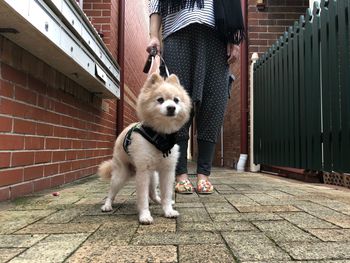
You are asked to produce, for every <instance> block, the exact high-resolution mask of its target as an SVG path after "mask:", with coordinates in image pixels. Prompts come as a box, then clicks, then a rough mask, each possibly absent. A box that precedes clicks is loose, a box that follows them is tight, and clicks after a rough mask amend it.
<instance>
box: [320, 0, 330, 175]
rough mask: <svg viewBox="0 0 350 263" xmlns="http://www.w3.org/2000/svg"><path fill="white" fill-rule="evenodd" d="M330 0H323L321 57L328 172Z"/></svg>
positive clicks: (324, 164) (328, 165)
mask: <svg viewBox="0 0 350 263" xmlns="http://www.w3.org/2000/svg"><path fill="white" fill-rule="evenodd" d="M328 3H329V2H328V1H326V0H322V1H321V7H322V12H321V28H322V29H323V30H321V31H320V34H321V43H322V50H321V59H322V64H321V65H322V86H321V87H322V123H323V136H322V139H323V161H324V162H323V169H324V170H325V171H327V172H331V171H332V163H333V161H332V159H333V155H332V144H331V137H332V126H331V120H332V118H331V116H332V111H331V107H332V106H331V105H332V100H331V91H330V86H331V82H330V65H331V64H330V56H331V55H332V54H331V52H333V51H332V50H330V36H329V10H328Z"/></svg>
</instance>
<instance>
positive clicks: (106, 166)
mask: <svg viewBox="0 0 350 263" xmlns="http://www.w3.org/2000/svg"><path fill="white" fill-rule="evenodd" d="M112 164H113V161H112V159H110V160H108V161H104V162H103V163H101V164H100V166H99V167H98V170H97V174H98V175H99V176H100V177H101V178H102V179H103V180H110V179H111V177H112Z"/></svg>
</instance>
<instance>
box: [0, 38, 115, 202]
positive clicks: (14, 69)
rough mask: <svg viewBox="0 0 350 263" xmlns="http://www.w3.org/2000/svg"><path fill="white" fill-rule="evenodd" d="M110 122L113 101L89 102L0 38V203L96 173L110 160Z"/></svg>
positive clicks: (60, 77)
mask: <svg viewBox="0 0 350 263" xmlns="http://www.w3.org/2000/svg"><path fill="white" fill-rule="evenodd" d="M102 103H105V104H106V106H107V107H103V108H108V110H107V111H106V112H105V111H104V110H102ZM115 120H116V112H115V101H114V100H106V101H104V102H102V100H101V99H98V98H96V97H95V98H94V99H93V100H91V94H90V93H89V92H88V91H87V90H85V89H84V88H82V87H80V86H78V85H77V84H76V83H74V82H73V81H71V80H70V79H68V78H67V77H65V76H64V75H62V74H61V73H59V72H57V71H56V70H54V69H53V68H51V67H50V66H48V65H46V64H45V63H43V62H42V61H40V60H39V59H37V58H36V57H34V56H32V55H31V54H29V53H28V52H27V51H25V50H24V49H22V48H20V47H18V46H16V45H15V44H13V43H12V42H10V41H8V40H7V39H5V38H4V37H2V36H1V37H0V160H1V161H0V200H5V199H9V198H15V197H17V196H20V195H24V194H27V193H32V192H34V191H38V190H42V189H45V188H49V187H53V186H57V185H61V184H64V183H68V182H71V181H73V180H76V179H78V178H81V177H84V176H87V175H91V174H93V173H95V172H96V168H97V165H98V164H99V163H100V162H101V161H102V160H104V159H106V158H109V157H110V156H111V153H112V147H113V142H114V139H115V126H116V124H115Z"/></svg>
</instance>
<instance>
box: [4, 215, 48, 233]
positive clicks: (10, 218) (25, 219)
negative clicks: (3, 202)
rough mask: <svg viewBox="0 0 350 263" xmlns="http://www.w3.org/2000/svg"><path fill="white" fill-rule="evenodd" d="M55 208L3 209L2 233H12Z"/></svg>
mask: <svg viewBox="0 0 350 263" xmlns="http://www.w3.org/2000/svg"><path fill="white" fill-rule="evenodd" d="M53 212H54V210H26V211H11V210H7V211H1V216H0V234H11V233H13V232H16V231H17V230H19V229H21V228H23V227H25V226H27V225H29V224H32V223H34V222H36V221H38V220H40V219H42V218H44V217H46V216H48V215H50V214H52V213H53Z"/></svg>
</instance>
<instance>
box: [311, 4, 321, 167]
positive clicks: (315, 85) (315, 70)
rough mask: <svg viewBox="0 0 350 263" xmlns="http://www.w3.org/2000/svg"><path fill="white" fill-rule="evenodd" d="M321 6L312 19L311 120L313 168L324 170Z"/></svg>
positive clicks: (315, 5) (316, 7)
mask: <svg viewBox="0 0 350 263" xmlns="http://www.w3.org/2000/svg"><path fill="white" fill-rule="evenodd" d="M319 30H320V6H319V3H318V2H317V1H316V2H314V8H313V20H312V74H311V78H312V85H311V88H312V89H311V98H312V99H313V101H314V102H313V103H312V104H311V107H312V112H311V114H312V121H311V145H312V148H311V156H312V159H311V162H312V166H311V168H312V169H313V170H322V149H321V87H320V85H321V84H320V35H319Z"/></svg>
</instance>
